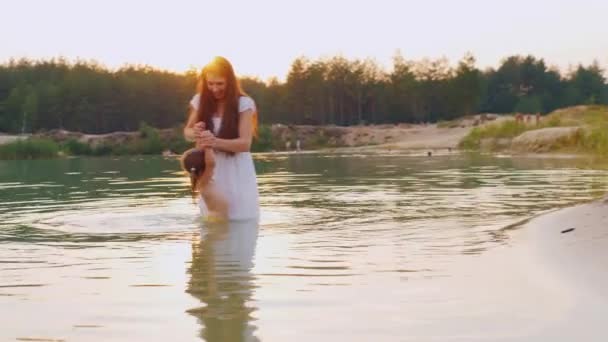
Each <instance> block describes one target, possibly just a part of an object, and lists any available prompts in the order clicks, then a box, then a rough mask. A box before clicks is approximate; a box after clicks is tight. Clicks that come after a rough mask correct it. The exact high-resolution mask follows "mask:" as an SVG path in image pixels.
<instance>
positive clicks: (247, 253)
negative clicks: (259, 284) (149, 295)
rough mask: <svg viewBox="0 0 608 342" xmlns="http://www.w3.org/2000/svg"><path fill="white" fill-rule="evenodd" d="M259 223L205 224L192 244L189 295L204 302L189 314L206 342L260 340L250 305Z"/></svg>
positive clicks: (255, 221)
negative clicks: (200, 325)
mask: <svg viewBox="0 0 608 342" xmlns="http://www.w3.org/2000/svg"><path fill="white" fill-rule="evenodd" d="M257 238H258V221H257V220H253V221H231V222H228V223H214V224H209V223H206V224H204V226H203V227H202V228H201V239H200V241H195V242H194V243H193V244H192V265H191V267H190V270H189V273H190V275H191V278H190V281H189V282H188V287H187V290H186V291H187V292H188V293H190V294H191V295H192V296H194V297H196V298H197V299H199V300H200V301H201V302H202V304H203V305H202V306H201V307H200V308H198V309H192V310H189V311H188V312H189V313H190V314H192V315H194V316H196V317H197V318H198V319H199V321H200V323H201V324H202V325H203V329H202V331H201V337H202V338H203V339H204V340H206V341H257V340H258V339H257V338H255V337H254V331H255V327H254V326H253V325H252V324H251V320H252V317H251V313H252V311H253V310H254V309H255V308H253V307H250V306H249V304H248V303H249V302H250V300H251V296H252V293H253V289H254V285H253V278H254V276H253V275H252V274H251V272H250V271H251V269H252V267H253V257H254V254H255V246H256V241H257Z"/></svg>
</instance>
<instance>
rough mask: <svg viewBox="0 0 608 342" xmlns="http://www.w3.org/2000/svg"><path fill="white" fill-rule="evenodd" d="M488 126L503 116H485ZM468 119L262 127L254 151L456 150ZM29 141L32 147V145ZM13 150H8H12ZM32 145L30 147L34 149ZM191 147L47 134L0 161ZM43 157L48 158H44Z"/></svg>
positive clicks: (139, 137) (152, 134)
mask: <svg viewBox="0 0 608 342" xmlns="http://www.w3.org/2000/svg"><path fill="white" fill-rule="evenodd" d="M484 118H488V119H487V120H488V121H487V122H489V121H492V120H495V121H503V120H505V117H498V116H484ZM482 121H483V120H482V119H481V116H479V115H477V116H471V117H467V118H462V119H458V120H455V121H451V122H442V123H438V124H416V125H414V124H390V125H389V124H387V125H367V126H365V125H360V126H348V127H343V126H334V125H327V126H308V125H282V124H273V125H270V126H268V125H262V126H261V127H260V129H259V134H258V137H257V138H256V139H254V142H253V145H252V151H254V152H273V151H295V150H302V151H311V150H322V149H335V148H357V149H361V148H362V149H402V150H409V149H455V148H457V145H458V143H459V142H460V140H462V138H463V137H464V136H466V135H467V134H468V133H469V132H470V130H471V129H472V128H473V127H476V126H480V125H484V124H487V123H486V122H482ZM32 142H33V143H32ZM11 145H12V146H11ZM32 145H34V146H32ZM191 145H192V144H191V143H190V142H187V141H185V140H184V138H183V135H182V129H181V127H175V128H170V129H156V128H153V127H150V126H148V125H145V124H142V126H141V127H140V129H139V131H136V132H113V133H107V134H84V133H80V132H70V131H66V130H51V131H47V132H39V133H36V134H33V135H22V136H19V135H0V158H1V159H17V158H19V157H23V158H26V159H27V158H35V157H36V155H35V154H26V155H23V152H19V151H33V150H36V148H37V147H39V146H46V147H49V146H51V147H52V149H53V150H56V151H58V153H59V155H61V154H65V155H129V154H161V153H162V154H168V155H171V154H175V153H177V154H179V153H182V152H183V151H184V150H186V149H187V148H189V147H190V146H191ZM45 157H48V156H46V155H45Z"/></svg>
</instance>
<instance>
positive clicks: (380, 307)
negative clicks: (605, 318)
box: [0, 153, 608, 341]
mask: <svg viewBox="0 0 608 342" xmlns="http://www.w3.org/2000/svg"><path fill="white" fill-rule="evenodd" d="M256 169H257V171H258V176H259V177H258V182H259V188H260V195H261V205H262V208H261V209H262V217H261V219H260V222H259V223H258V222H233V223H231V224H230V225H229V226H206V225H205V224H204V223H202V222H201V220H200V218H199V217H198V216H197V209H196V206H195V205H194V204H193V202H192V199H191V197H190V195H189V193H188V189H187V185H188V180H187V178H186V177H184V176H183V174H182V173H181V172H179V170H178V163H177V161H176V160H175V159H171V158H161V157H121V158H74V159H63V160H47V161H44V160H42V161H0V321H1V322H2V327H1V329H0V341H15V340H22V341H168V340H171V341H201V340H204V341H257V340H263V341H320V340H328V341H380V340H381V341H410V340H411V341H420V340H433V341H435V340H437V341H440V340H459V341H460V340H462V341H470V340H503V339H504V340H509V337H513V336H514V335H513V334H516V332H517V331H523V330H521V328H522V325H525V322H528V321H527V319H528V320H529V317H525V315H524V316H518V315H513V313H514V312H520V311H517V308H514V307H513V305H514V304H513V301H509V300H508V299H504V300H503V301H504V303H503V302H499V303H497V302H496V300H495V299H492V300H489V299H488V298H490V295H487V294H486V295H484V294H482V292H483V291H484V289H485V290H488V286H489V285H488V286H486V285H484V284H483V281H479V279H486V278H480V276H479V274H481V273H483V272H481V271H479V270H478V271H476V270H475V269H476V267H468V268H467V267H464V268H463V266H462V265H467V263H469V262H477V261H476V260H484V255H491V253H492V251H493V250H496V249H500V248H508V246H509V244H510V243H512V239H511V238H510V236H509V234H508V230H505V229H504V228H505V227H508V226H509V225H512V224H514V223H517V222H520V221H522V220H524V219H526V218H528V217H530V216H532V215H535V214H537V213H539V212H542V211H544V210H548V209H551V208H554V207H557V206H563V205H568V204H571V203H575V202H578V201H583V200H589V199H592V198H595V197H597V196H599V195H601V194H603V193H604V192H605V191H606V189H607V188H608V182H607V181H608V172H607V171H606V169H605V168H602V167H596V166H590V165H587V164H586V162H585V161H581V160H575V159H561V160H552V159H512V158H498V157H480V156H466V155H444V156H438V157H432V158H427V157H420V156H413V155H399V154H397V153H394V154H362V155H353V154H348V155H342V154H337V153H336V154H297V155H296V154H290V155H285V154H277V155H257V156H256ZM488 259H489V257H488ZM490 269H491V270H492V269H493V268H490ZM486 271H487V270H486ZM486 271H484V272H485V273H483V274H487V272H486ZM492 272H494V271H490V273H492ZM495 272H496V273H498V274H500V272H501V271H500V270H495ZM467 279H469V280H467ZM498 282H499V281H495V283H494V284H493V285H492V286H496V285H497V283H498ZM472 283H474V284H475V285H474V286H473V285H472V286H470V285H471V284H472ZM463 284H464V285H463ZM486 292H487V291H486ZM529 296H530V297H536V295H535V294H533V293H532V294H530V295H529ZM504 298H508V297H504ZM539 316H542V317H544V316H543V315H542V313H541V314H540V315H539ZM535 319H537V320H541V321H542V319H541V318H539V317H536V318H535ZM480 322H482V323H480ZM541 323H542V322H541ZM479 324H484V325H485V326H486V327H491V328H487V329H476V328H475V327H479ZM518 329H519V330H518ZM524 330H525V329H524Z"/></svg>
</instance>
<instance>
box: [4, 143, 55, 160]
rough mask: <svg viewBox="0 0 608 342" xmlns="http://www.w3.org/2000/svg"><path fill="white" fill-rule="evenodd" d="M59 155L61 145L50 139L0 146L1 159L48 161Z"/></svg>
mask: <svg viewBox="0 0 608 342" xmlns="http://www.w3.org/2000/svg"><path fill="white" fill-rule="evenodd" d="M58 154H59V145H58V144H57V143H55V142H54V141H52V140H48V139H24V140H17V141H15V142H12V143H8V144H3V145H0V159H48V158H55V157H57V156H58Z"/></svg>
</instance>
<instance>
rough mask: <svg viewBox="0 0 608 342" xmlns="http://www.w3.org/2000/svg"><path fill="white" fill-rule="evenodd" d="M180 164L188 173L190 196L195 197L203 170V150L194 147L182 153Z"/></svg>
mask: <svg viewBox="0 0 608 342" xmlns="http://www.w3.org/2000/svg"><path fill="white" fill-rule="evenodd" d="M180 164H181V167H182V169H183V170H184V171H186V172H188V174H189V175H190V190H191V191H192V197H195V196H196V192H197V190H198V186H197V185H198V182H199V179H200V177H201V175H202V174H203V171H205V152H204V151H203V150H198V149H194V148H193V149H190V150H188V151H186V152H184V154H182V158H181V160H180Z"/></svg>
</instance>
